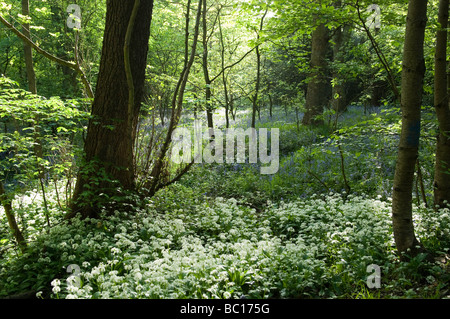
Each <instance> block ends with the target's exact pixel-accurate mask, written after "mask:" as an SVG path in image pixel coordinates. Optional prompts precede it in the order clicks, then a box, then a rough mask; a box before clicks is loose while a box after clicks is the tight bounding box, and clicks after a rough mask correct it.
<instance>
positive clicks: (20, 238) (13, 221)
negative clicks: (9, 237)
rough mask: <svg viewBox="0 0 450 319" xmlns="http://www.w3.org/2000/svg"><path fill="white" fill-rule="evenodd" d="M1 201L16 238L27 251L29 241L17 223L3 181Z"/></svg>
mask: <svg viewBox="0 0 450 319" xmlns="http://www.w3.org/2000/svg"><path fill="white" fill-rule="evenodd" d="M0 203H1V204H2V205H3V208H4V209H5V214H6V219H8V224H9V228H10V229H11V231H12V233H13V236H14V238H15V239H16V241H17V243H18V244H19V247H20V249H21V250H22V252H23V251H25V249H26V247H27V243H26V241H25V239H24V237H23V235H22V232H21V231H20V229H19V226H18V225H17V222H16V218H15V217H14V213H13V210H12V205H11V199H9V198H8V196H7V194H6V191H5V188H4V187H3V183H2V181H0Z"/></svg>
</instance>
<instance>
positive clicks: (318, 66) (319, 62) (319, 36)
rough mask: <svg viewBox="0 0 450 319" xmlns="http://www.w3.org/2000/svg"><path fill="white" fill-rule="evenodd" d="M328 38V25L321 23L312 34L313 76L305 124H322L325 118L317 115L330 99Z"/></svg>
mask: <svg viewBox="0 0 450 319" xmlns="http://www.w3.org/2000/svg"><path fill="white" fill-rule="evenodd" d="M328 38H329V34H328V29H327V27H326V26H325V24H323V23H321V24H319V25H318V26H317V28H316V29H315V30H314V31H313V34H312V48H311V65H310V70H311V75H310V77H311V78H310V80H309V83H308V89H307V93H306V102H305V109H306V111H305V114H304V116H303V120H302V124H303V125H320V124H322V123H323V120H319V119H317V118H316V117H317V116H319V115H322V113H323V109H324V107H325V105H326V104H327V101H328V98H327V95H328V94H327V91H328V85H329V83H328V81H327V77H326V75H325V71H326V70H325V69H326V66H327V62H326V54H327V51H328Z"/></svg>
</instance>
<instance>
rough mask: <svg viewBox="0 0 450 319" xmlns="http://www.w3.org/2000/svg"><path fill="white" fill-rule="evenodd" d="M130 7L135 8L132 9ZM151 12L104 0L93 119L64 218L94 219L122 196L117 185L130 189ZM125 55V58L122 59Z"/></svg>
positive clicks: (146, 2)
mask: <svg viewBox="0 0 450 319" xmlns="http://www.w3.org/2000/svg"><path fill="white" fill-rule="evenodd" d="M135 4H136V5H138V6H139V7H138V10H133V9H134V8H135ZM152 10H153V1H152V0H143V1H140V3H139V0H136V3H135V1H121V0H110V1H108V2H107V11H106V25H105V31H104V38H103V49H102V55H101V61H100V70H99V74H98V80H97V87H96V92H95V98H94V102H93V105H92V119H91V120H90V122H89V126H88V132H87V137H86V142H85V146H84V152H85V155H84V156H85V157H84V163H82V167H81V170H80V172H79V174H78V179H77V184H76V187H75V192H74V198H73V206H72V212H71V214H69V216H68V217H71V216H74V215H75V214H78V213H80V214H81V215H82V216H83V217H95V216H96V215H97V213H98V209H99V207H100V206H102V205H103V204H105V203H108V202H111V201H112V200H111V197H113V196H114V195H120V194H122V193H119V192H120V191H118V188H119V187H120V188H122V189H123V190H131V189H133V188H134V165H133V145H134V139H135V135H136V126H137V120H138V116H139V110H140V105H141V100H142V96H143V87H144V79H145V68H146V61H147V52H148V40H149V36H150V23H151V17H152ZM133 12H134V13H136V14H135V16H133V15H132V13H133ZM130 26H133V27H132V28H129V27H130ZM127 31H128V32H127ZM127 38H129V39H128V40H129V43H127V41H126V39H127ZM127 52H129V59H127V58H126V56H125V54H126V53H127ZM128 62H129V63H128ZM128 64H129V72H127V65H128ZM130 80H131V83H130ZM130 84H131V85H130ZM130 92H133V93H134V96H131V94H130ZM130 101H132V105H131V107H129V103H130Z"/></svg>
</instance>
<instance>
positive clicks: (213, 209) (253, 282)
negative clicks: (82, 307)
mask: <svg viewBox="0 0 450 319" xmlns="http://www.w3.org/2000/svg"><path fill="white" fill-rule="evenodd" d="M181 188H182V187H181V186H174V187H173V189H172V190H168V191H167V192H175V193H174V194H176V192H178V191H181V193H183V192H182V189H181ZM415 214H416V226H417V228H418V232H419V234H420V235H421V236H422V238H423V239H424V240H427V238H430V243H434V244H436V245H438V244H439V243H442V241H439V240H437V241H434V242H433V238H434V239H439V238H445V237H447V238H448V235H449V233H448V229H449V227H448V226H449V225H450V218H449V215H448V213H447V212H444V213H443V214H441V215H440V216H439V218H434V219H433V217H432V216H433V215H431V214H427V213H426V210H425V209H417V208H416V209H415ZM431 225H433V234H431V236H430V233H429V230H430V228H429V227H430V226H431ZM392 238H393V237H392V233H391V229H390V203H389V202H385V201H381V200H380V199H370V198H363V197H356V196H349V197H348V198H343V197H342V196H340V195H336V194H329V195H327V196H320V197H319V196H313V197H312V198H310V199H305V200H303V199H302V200H297V201H292V202H289V203H283V202H281V203H278V204H271V203H269V204H268V206H267V209H265V210H264V211H261V212H257V211H255V210H254V209H251V208H249V207H247V206H245V205H239V203H238V202H237V201H236V200H234V199H224V198H216V199H211V200H205V201H195V203H194V204H192V205H186V209H183V208H178V209H168V210H165V211H161V210H160V209H158V207H157V204H154V203H152V202H149V203H148V204H147V205H146V206H145V207H142V208H140V209H134V210H133V211H132V212H119V211H116V212H115V213H114V214H113V215H112V216H110V217H105V218H103V219H101V220H93V219H87V220H83V221H81V220H76V219H75V220H72V221H71V223H70V224H66V223H62V224H59V225H55V226H53V227H52V228H51V229H50V231H49V232H48V233H45V234H41V235H40V236H38V239H37V240H36V242H34V243H33V244H31V245H30V249H29V251H28V252H27V253H26V254H25V255H24V256H22V257H21V258H11V259H10V260H11V261H9V263H8V264H5V265H4V266H5V267H4V268H3V269H2V270H1V271H0V278H1V280H2V284H3V289H0V293H2V292H3V293H4V292H5V291H8V290H9V291H11V290H13V289H12V287H21V286H24V287H25V286H26V285H27V284H28V285H30V283H32V284H33V288H34V289H36V290H37V291H42V293H39V295H41V294H42V296H44V297H51V298H239V297H242V296H246V297H247V298H270V297H273V298H291V297H303V298H304V297H306V298H307V297H324V298H334V297H338V298H339V297H358V296H359V297H361V294H363V295H364V296H366V297H367V296H370V295H371V294H376V293H377V291H368V290H367V286H366V280H367V276H368V275H369V274H368V272H367V266H369V265H371V264H376V265H379V266H380V267H381V269H382V283H383V285H384V287H388V286H389V285H392V282H390V281H389V278H391V277H392V276H394V273H395V272H397V275H395V276H396V277H397V278H398V276H401V275H399V274H398V272H399V271H412V272H413V273H417V271H418V269H417V268H419V267H420V264H418V265H417V266H416V268H415V269H413V270H411V269H406V268H405V267H406V266H404V267H403V268H402V267H398V266H394V265H395V263H396V260H397V258H396V256H395V253H394V251H393V242H392ZM441 248H442V247H441ZM442 249H445V248H442ZM69 265H76V266H75V269H76V270H77V271H76V272H72V273H69V272H67V271H66V269H67V267H68V266H69ZM73 267H74V266H72V269H74V268H73ZM408 267H413V266H411V265H409V266H408ZM439 269H441V268H439ZM72 271H73V270H72ZM439 273H440V272H439V270H436V274H437V275H436V276H438V275H439ZM70 275H72V277H76V278H79V281H74V282H72V283H71V282H69V283H68V282H67V278H68V277H69V276H70ZM408 280H409V279H405V280H404V282H403V283H402V285H403V287H407V286H408V282H409V281H408ZM427 280H428V281H429V282H430V283H432V282H433V281H434V280H435V279H434V277H433V276H430V275H429V276H427ZM405 285H406V286H405ZM378 293H379V291H378Z"/></svg>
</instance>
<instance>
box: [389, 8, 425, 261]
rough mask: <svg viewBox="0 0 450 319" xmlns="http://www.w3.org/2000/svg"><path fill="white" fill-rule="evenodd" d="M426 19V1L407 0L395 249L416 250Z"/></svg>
mask: <svg viewBox="0 0 450 319" xmlns="http://www.w3.org/2000/svg"><path fill="white" fill-rule="evenodd" d="M426 22H427V1H426V0H411V1H410V2H409V7H408V16H407V20H406V33H405V44H404V51H403V71H402V85H401V88H402V92H401V108H402V131H401V136H400V144H399V150H398V158H397V163H396V167H395V175H394V188H393V196H392V222H393V230H394V239H395V244H396V247H397V250H398V251H399V252H400V253H402V252H406V251H407V250H408V249H411V253H412V254H415V253H416V252H417V249H416V246H417V245H418V244H419V242H418V240H417V239H416V237H415V233H414V225H413V219H412V190H413V181H414V170H415V165H416V160H417V157H418V148H419V139H420V121H421V116H420V110H421V102H422V88H423V78H424V74H425V60H424V50H423V43H424V33H425V26H426Z"/></svg>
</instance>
